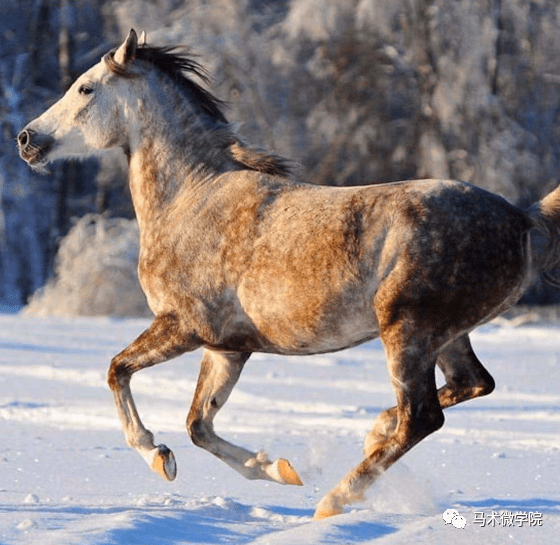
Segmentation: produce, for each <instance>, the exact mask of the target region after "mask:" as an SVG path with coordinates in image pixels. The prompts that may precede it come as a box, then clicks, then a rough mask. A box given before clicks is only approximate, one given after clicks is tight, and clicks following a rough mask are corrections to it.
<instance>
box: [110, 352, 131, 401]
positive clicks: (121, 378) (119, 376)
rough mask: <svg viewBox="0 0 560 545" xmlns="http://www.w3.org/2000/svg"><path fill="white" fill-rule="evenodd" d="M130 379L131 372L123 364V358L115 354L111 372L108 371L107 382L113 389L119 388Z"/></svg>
mask: <svg viewBox="0 0 560 545" xmlns="http://www.w3.org/2000/svg"><path fill="white" fill-rule="evenodd" d="M129 381H130V373H129V372H128V370H127V369H126V367H125V366H124V365H123V364H122V361H121V359H120V358H119V357H118V356H115V357H114V358H113V359H112V360H111V365H110V366H109V372H108V373H107V384H108V385H109V388H110V389H111V391H113V392H114V391H115V390H119V389H120V388H121V387H122V386H124V385H125V384H126V383H128V382H129Z"/></svg>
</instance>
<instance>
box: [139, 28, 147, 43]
mask: <svg viewBox="0 0 560 545" xmlns="http://www.w3.org/2000/svg"><path fill="white" fill-rule="evenodd" d="M144 45H146V31H145V30H143V31H142V34H140V38H138V47H141V46H144Z"/></svg>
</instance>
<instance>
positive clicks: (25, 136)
mask: <svg viewBox="0 0 560 545" xmlns="http://www.w3.org/2000/svg"><path fill="white" fill-rule="evenodd" d="M29 137H30V134H29V131H28V130H27V129H23V130H22V131H21V132H20V133H19V134H18V137H17V141H18V144H19V145H20V146H21V147H25V146H27V144H28V143H29Z"/></svg>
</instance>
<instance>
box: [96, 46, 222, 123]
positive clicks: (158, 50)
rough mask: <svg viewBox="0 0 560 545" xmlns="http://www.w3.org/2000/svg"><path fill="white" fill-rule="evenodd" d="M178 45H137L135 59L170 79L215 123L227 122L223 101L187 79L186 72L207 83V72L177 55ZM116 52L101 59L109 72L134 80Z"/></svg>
mask: <svg viewBox="0 0 560 545" xmlns="http://www.w3.org/2000/svg"><path fill="white" fill-rule="evenodd" d="M177 49H178V47H177V46H164V47H154V46H150V45H142V46H139V47H138V48H137V50H136V59H137V60H139V61H145V62H147V63H149V64H151V65H152V66H154V67H155V68H157V69H158V70H160V71H161V72H163V73H164V74H166V75H167V76H168V77H169V78H171V79H172V80H173V81H174V82H175V83H176V84H177V85H179V86H180V87H182V88H183V89H184V90H185V91H186V92H187V94H188V95H189V96H190V97H192V98H193V99H194V100H195V101H196V103H197V104H198V106H199V107H200V108H201V109H202V110H203V111H204V112H205V113H206V114H208V115H209V116H210V117H212V118H213V119H215V120H216V121H219V122H222V123H227V119H226V118H225V116H224V114H223V113H222V108H223V107H224V102H222V101H221V100H219V99H218V98H216V97H215V96H214V95H213V94H212V93H210V92H209V91H207V90H206V89H204V88H203V87H201V86H200V85H198V84H197V83H195V82H194V81H193V80H191V79H190V78H188V77H187V75H186V73H190V74H194V75H195V76H197V77H198V78H200V79H201V80H202V81H203V82H204V83H206V84H208V83H209V82H210V77H209V75H208V72H207V70H206V69H205V68H204V67H203V66H202V65H201V64H199V63H198V62H197V61H195V60H194V59H192V58H191V57H189V56H188V55H187V54H186V53H179V52H177ZM115 51H116V50H113V51H110V52H109V53H108V54H107V55H105V57H104V60H105V63H106V64H107V66H108V68H109V70H111V72H113V73H114V74H116V75H118V76H121V77H128V78H133V77H136V74H135V73H134V72H131V71H129V70H127V69H126V67H123V66H121V65H119V64H117V63H116V62H115V60H114V54H115Z"/></svg>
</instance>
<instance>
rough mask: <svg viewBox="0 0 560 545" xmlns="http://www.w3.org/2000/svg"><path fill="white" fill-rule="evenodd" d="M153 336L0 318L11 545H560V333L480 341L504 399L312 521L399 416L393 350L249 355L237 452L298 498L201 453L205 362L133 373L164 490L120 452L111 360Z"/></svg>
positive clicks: (490, 400)
mask: <svg viewBox="0 0 560 545" xmlns="http://www.w3.org/2000/svg"><path fill="white" fill-rule="evenodd" d="M148 324H149V321H146V320H114V319H93V318H91V319H89V318H88V319H85V318H81V319H63V318H56V319H52V318H50V319H49V318H32V317H22V316H19V315H0V440H1V443H0V544H1V545H12V544H18V545H19V544H23V545H24V544H41V545H48V544H56V545H63V544H73V545H74V544H76V545H87V544H96V545H97V544H99V545H100V544H119V545H120V544H125V543H134V544H140V545H171V544H191V543H202V544H245V543H254V544H259V545H265V544H266V545H269V544H270V545H273V544H278V545H307V544H380V545H386V544H403V545H404V544H410V543H415V544H418V543H426V544H432V543H433V544H438V543H446V544H448V545H455V544H463V543H465V544H469V545H472V543H485V544H487V543H520V544H524V545H527V544H539V545H540V544H544V543H547V544H548V543H556V542H557V541H558V535H560V326H559V327H551V326H548V327H545V326H523V327H518V328H513V327H507V326H496V325H488V326H484V327H482V328H480V329H478V330H477V331H476V332H475V333H474V334H473V335H472V339H473V346H474V349H475V351H476V352H477V354H478V355H479V357H480V358H481V360H482V361H483V362H484V363H485V364H486V366H487V368H488V369H489V371H490V372H491V373H492V374H493V376H494V378H495V379H496V383H497V389H496V391H495V392H494V393H493V394H492V395H490V396H489V397H486V398H481V399H477V400H473V401H470V402H467V403H464V404H462V405H459V406H457V407H455V408H452V409H449V410H448V411H446V423H445V425H444V427H443V428H442V429H441V430H440V431H438V432H437V433H435V434H433V435H432V436H430V437H429V438H427V439H426V440H424V441H423V442H422V443H420V444H419V445H418V446H417V447H415V448H414V449H413V450H412V451H411V452H410V453H408V454H407V455H406V456H405V457H404V458H403V460H402V461H400V462H398V463H397V464H396V465H395V466H394V467H393V468H391V469H390V470H389V471H388V472H387V474H386V475H385V476H384V477H383V478H382V479H381V480H380V481H379V482H378V483H376V484H375V485H374V486H373V487H372V488H371V489H370V491H369V493H368V497H367V501H365V502H364V503H362V504H359V505H357V506H356V507H355V508H354V509H352V510H349V511H348V512H347V513H346V514H344V515H341V516H337V517H332V518H330V519H326V520H324V521H320V522H312V520H311V517H312V515H313V511H314V507H315V504H316V503H317V502H318V501H319V499H320V498H321V497H322V496H323V494H325V493H326V492H327V491H328V490H329V489H330V487H332V486H334V485H335V484H336V483H337V482H338V480H339V479H340V478H341V477H342V476H343V475H344V474H345V473H346V472H347V471H348V470H349V469H350V468H351V467H352V466H353V465H355V464H357V463H358V462H359V461H360V460H361V456H362V452H361V448H362V440H363V437H364V436H365V434H366V432H367V431H368V430H369V428H370V427H371V424H372V422H373V420H374V419H375V417H376V416H377V414H378V413H379V412H380V411H381V410H383V409H385V408H387V407H389V406H391V405H393V404H394V396H393V392H392V389H391V386H390V384H389V380H388V376H387V371H386V367H385V358H384V354H383V349H382V346H381V343H380V342H379V341H374V342H372V343H369V344H367V345H363V346H360V347H357V348H354V349H351V350H346V351H344V352H339V353H336V354H326V355H321V356H309V357H277V356H269V355H263V354H255V355H253V357H252V358H251V360H250V361H249V362H248V364H247V366H246V367H245V370H244V373H243V375H242V377H241V380H240V382H239V384H238V385H237V387H236V389H235V390H234V392H233V394H232V396H231V398H230V400H229V401H228V403H227V404H226V405H225V407H224V409H222V411H221V412H220V414H219V415H218V417H217V418H216V429H217V431H218V432H219V433H220V434H221V435H222V436H224V437H225V438H229V439H231V440H233V442H235V443H237V444H240V445H243V446H246V447H248V448H251V449H253V450H255V451H256V450H258V449H264V450H266V451H267V452H268V454H269V455H270V457H271V458H277V457H285V458H287V459H289V460H290V461H291V462H292V464H293V465H294V467H295V468H296V469H297V471H298V472H299V474H300V476H301V478H302V480H303V482H304V486H303V487H291V486H282V485H278V484H275V483H269V482H264V481H247V480H245V479H243V477H241V476H240V475H239V474H237V473H236V472H235V471H233V470H232V469H230V468H229V467H228V466H227V465H225V464H224V463H222V462H220V461H219V460H217V459H216V458H214V457H213V456H211V455H210V454H208V453H206V452H204V451H202V450H200V449H198V448H197V447H195V446H194V445H192V443H191V442H190V439H189V437H188V435H187V433H186V430H185V419H186V415H187V412H188V408H189V404H190V401H191V398H192V394H193V392H194V386H195V382H196V378H197V373H198V360H199V358H200V352H194V353H192V354H187V355H185V356H182V357H180V358H177V359H176V360H173V361H171V362H168V363H165V364H162V365H160V366H157V367H154V368H151V369H147V370H144V371H142V372H140V373H138V374H137V375H135V376H134V378H133V380H132V389H133V393H134V394H135V398H136V400H137V403H138V408H139V411H140V413H141V416H142V417H143V420H144V422H145V423H146V425H147V426H148V427H149V428H150V429H151V430H152V431H153V432H154V433H155V435H156V441H159V442H164V443H166V444H167V445H168V446H169V447H170V448H172V449H173V451H174V453H175V456H176V458H177V465H178V476H177V479H176V480H175V481H173V482H172V483H168V482H165V481H163V480H162V479H161V478H160V477H159V476H158V475H157V474H155V473H152V472H151V471H150V470H149V468H148V467H147V465H146V464H145V462H144V461H143V460H142V459H141V458H140V456H138V455H137V454H136V453H135V452H134V451H132V450H131V449H129V448H128V447H127V446H126V444H125V442H124V437H123V434H122V431H121V429H120V424H119V421H118V418H117V414H116V410H115V408H114V405H113V400H112V396H111V393H110V391H109V389H108V387H107V385H106V380H105V377H106V372H107V369H108V366H109V362H110V359H111V357H112V356H113V355H114V354H116V353H117V352H119V351H120V350H121V349H122V348H124V347H125V346H126V345H127V344H128V343H129V342H131V341H132V340H133V339H134V338H135V337H136V336H137V335H138V334H139V333H141V332H142V331H143V329H145V328H146V327H147V325H148ZM438 379H439V380H440V381H441V376H439V377H438ZM451 510H454V511H451ZM455 511H456V512H457V513H455ZM444 515H445V516H444ZM463 519H464V522H463Z"/></svg>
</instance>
